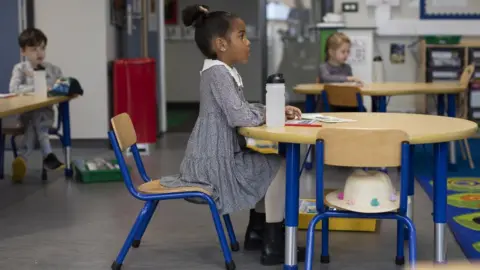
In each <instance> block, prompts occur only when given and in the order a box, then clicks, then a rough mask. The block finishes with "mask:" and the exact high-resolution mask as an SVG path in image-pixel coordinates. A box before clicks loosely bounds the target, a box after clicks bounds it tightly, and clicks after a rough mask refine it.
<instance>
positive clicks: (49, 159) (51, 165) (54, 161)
mask: <svg viewBox="0 0 480 270" xmlns="http://www.w3.org/2000/svg"><path fill="white" fill-rule="evenodd" d="M43 167H44V168H45V169H47V170H58V169H62V168H63V167H65V165H64V164H63V163H62V162H60V160H58V158H57V156H55V154H54V153H50V154H48V155H47V156H46V157H45V158H44V159H43Z"/></svg>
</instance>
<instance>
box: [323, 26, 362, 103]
mask: <svg viewBox="0 0 480 270" xmlns="http://www.w3.org/2000/svg"><path fill="white" fill-rule="evenodd" d="M350 46H351V42H350V39H349V38H348V36H347V35H345V34H344V33H341V32H336V33H334V34H332V35H330V36H329V37H328V39H327V42H326V47H325V60H326V61H325V63H323V64H321V65H320V68H319V72H318V77H317V83H343V82H354V83H358V84H363V83H362V81H361V80H360V79H358V78H356V77H354V76H353V74H352V68H351V67H350V65H349V64H347V63H346V62H347V59H348V56H349V55H350ZM321 101H322V100H321V99H320V101H319V102H321ZM331 107H332V108H331V109H332V111H334V112H349V111H351V112H356V111H357V108H355V107H343V106H334V107H333V106H331Z"/></svg>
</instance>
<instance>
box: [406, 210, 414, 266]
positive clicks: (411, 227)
mask: <svg viewBox="0 0 480 270" xmlns="http://www.w3.org/2000/svg"><path fill="white" fill-rule="evenodd" d="M404 220H405V221H404V224H405V225H406V226H407V228H408V235H409V240H408V262H409V264H410V269H415V264H416V262H417V231H416V229H415V225H414V224H413V222H412V220H411V219H409V218H404Z"/></svg>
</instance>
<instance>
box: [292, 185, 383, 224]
mask: <svg viewBox="0 0 480 270" xmlns="http://www.w3.org/2000/svg"><path fill="white" fill-rule="evenodd" d="M331 191H333V190H325V195H326V194H328V193H329V192H331ZM315 202H316V200H309V199H300V207H301V206H302V203H303V204H304V206H306V207H305V208H306V209H308V210H307V211H305V209H302V207H301V208H300V214H299V216H298V228H299V229H303V230H306V229H308V224H309V223H310V221H311V220H312V218H313V217H314V216H315V214H316V211H315ZM325 204H326V205H327V206H328V204H327V202H325ZM312 210H313V211H312ZM377 222H378V221H377V220H376V219H363V218H330V220H329V223H328V225H329V230H330V231H354V232H375V231H376V230H377ZM315 229H316V230H321V229H322V222H321V221H320V222H318V223H317V226H316V227H315Z"/></svg>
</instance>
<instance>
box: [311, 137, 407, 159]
mask: <svg viewBox="0 0 480 270" xmlns="http://www.w3.org/2000/svg"><path fill="white" fill-rule="evenodd" d="M317 139H318V140H323V143H324V152H323V159H324V164H326V165H334V166H349V167H398V166H400V165H401V163H402V143H404V142H408V140H409V139H408V135H407V134H406V133H405V132H403V131H400V130H391V129H340V128H322V129H321V130H320V131H319V132H318V134H317Z"/></svg>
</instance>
